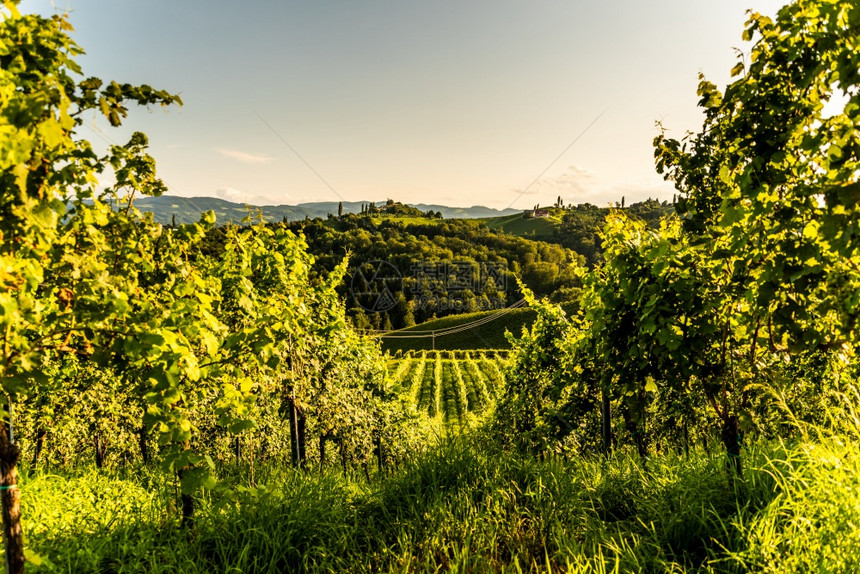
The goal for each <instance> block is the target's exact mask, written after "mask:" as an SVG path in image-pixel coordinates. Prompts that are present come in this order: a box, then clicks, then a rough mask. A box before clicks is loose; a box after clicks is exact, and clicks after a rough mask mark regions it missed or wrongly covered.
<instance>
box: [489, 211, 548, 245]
mask: <svg viewBox="0 0 860 574" xmlns="http://www.w3.org/2000/svg"><path fill="white" fill-rule="evenodd" d="M546 211H547V212H548V216H546V217H523V212H522V211H517V212H516V213H514V214H511V215H501V216H495V217H489V218H486V221H485V223H486V224H487V227H489V228H490V229H494V230H496V231H503V232H504V233H510V234H511V235H519V236H520V237H527V238H529V239H538V240H543V241H553V240H554V239H555V238H556V236H557V230H558V228H559V227H560V226H561V222H562V218H563V216H564V210H562V209H557V208H546Z"/></svg>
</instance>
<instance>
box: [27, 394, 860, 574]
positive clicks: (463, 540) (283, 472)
mask: <svg viewBox="0 0 860 574" xmlns="http://www.w3.org/2000/svg"><path fill="white" fill-rule="evenodd" d="M857 404H860V398H858V397H855V398H854V399H853V401H852V402H849V403H847V404H846V406H845V409H844V412H843V413H841V414H840V422H839V425H838V428H836V429H835V430H834V429H830V430H827V431H825V430H823V429H820V428H806V429H805V431H806V432H805V433H804V435H803V438H802V439H801V440H798V441H797V442H795V443H792V444H788V443H782V442H775V443H768V444H761V445H753V446H752V447H751V449H750V450H748V451H746V452H745V453H744V457H745V467H746V470H745V474H744V477H743V478H742V479H738V478H736V477H734V475H733V473H732V472H730V471H729V469H727V467H726V462H725V458H724V456H723V455H722V454H721V453H713V454H709V453H706V452H703V451H694V452H693V453H692V455H691V457H690V458H689V459H687V458H683V457H681V456H679V455H675V454H666V455H658V456H654V457H653V458H651V459H650V460H649V461H648V462H647V464H646V465H644V466H643V464H642V463H641V461H640V460H639V459H638V458H637V457H636V456H635V455H634V454H633V453H630V452H626V451H621V452H617V453H615V454H614V455H613V456H611V457H610V458H601V457H595V458H586V459H564V458H560V457H552V456H550V457H546V458H544V459H542V460H541V459H538V458H533V457H529V456H524V455H519V454H516V453H505V452H500V451H497V450H495V449H494V448H493V447H492V445H490V444H489V443H488V441H486V440H484V439H483V438H481V436H480V435H478V434H472V435H465V436H462V437H459V438H453V439H450V440H447V441H445V442H443V443H442V444H440V445H439V446H438V447H436V448H434V449H432V450H430V451H429V452H427V453H424V454H421V455H417V456H416V457H415V458H413V459H412V460H410V461H408V462H406V463H404V464H402V465H401V466H400V467H399V468H397V469H395V470H393V471H392V472H391V473H390V474H382V475H376V476H373V477H372V480H370V481H368V480H367V479H366V478H364V476H363V473H362V474H356V475H354V476H353V475H351V474H349V473H346V474H345V473H343V472H342V471H340V470H337V471H334V470H332V471H330V472H328V471H327V472H319V471H313V472H300V471H293V470H291V469H285V468H282V467H279V466H277V465H275V464H274V463H273V464H270V465H268V466H265V465H264V466H262V467H261V468H259V469H258V471H257V473H256V478H257V482H258V483H259V484H264V485H265V486H259V487H251V486H250V485H249V484H248V482H247V480H246V478H245V477H244V475H242V474H241V471H240V470H239V469H227V468H225V469H222V473H223V476H222V478H223V479H224V481H225V483H227V484H231V483H232V484H233V485H234V488H231V489H225V490H224V491H218V492H210V493H207V495H206V496H205V497H203V498H202V499H201V500H200V515H199V518H198V521H197V525H196V527H195V529H194V530H191V531H186V530H182V529H181V527H180V526H179V524H178V521H177V520H176V517H177V515H178V512H177V511H176V509H175V508H171V505H172V504H175V502H174V501H175V500H176V485H175V481H174V480H173V479H172V478H170V477H168V476H166V475H164V474H163V473H161V472H160V471H157V470H152V469H147V468H136V469H129V470H127V471H123V472H112V473H108V472H98V471H96V470H94V469H89V470H84V471H81V472H79V473H71V474H70V473H66V474H52V473H50V472H40V473H37V474H36V475H34V476H33V477H29V478H27V477H26V475H25V477H24V479H23V483H22V486H21V488H22V500H23V504H24V516H25V517H26V520H27V521H26V522H25V524H24V526H25V529H26V535H27V540H28V545H29V551H30V552H31V553H33V552H35V553H36V554H37V555H38V557H37V558H36V560H38V559H39V558H41V559H42V560H43V563H42V565H41V566H40V567H39V568H38V569H41V570H44V571H63V572H178V571H181V572H333V571H338V572H340V571H345V572H437V571H454V572H543V571H573V572H639V571H644V572H684V571H705V572H744V571H767V572H812V571H814V572H855V571H858V570H860V564H858V561H860V560H858V555H859V554H860V529H858V525H860V495H858V493H860V478H858V477H860V446H858V445H860V422H858V420H857V417H856V416H854V411H853V409H852V405H857Z"/></svg>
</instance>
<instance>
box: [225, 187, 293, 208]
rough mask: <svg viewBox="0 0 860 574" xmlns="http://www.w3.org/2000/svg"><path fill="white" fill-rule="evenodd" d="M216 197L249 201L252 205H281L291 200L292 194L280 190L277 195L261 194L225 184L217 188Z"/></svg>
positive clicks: (233, 200)
mask: <svg viewBox="0 0 860 574" xmlns="http://www.w3.org/2000/svg"><path fill="white" fill-rule="evenodd" d="M215 197H218V198H220V199H226V200H227V201H232V202H233V203H248V204H251V205H281V204H283V203H286V202H288V201H289V200H290V194H288V193H286V192H279V193H278V195H277V196H271V195H260V194H253V193H248V192H246V191H243V190H241V189H236V188H235V187H230V186H223V187H219V188H218V189H216V190H215Z"/></svg>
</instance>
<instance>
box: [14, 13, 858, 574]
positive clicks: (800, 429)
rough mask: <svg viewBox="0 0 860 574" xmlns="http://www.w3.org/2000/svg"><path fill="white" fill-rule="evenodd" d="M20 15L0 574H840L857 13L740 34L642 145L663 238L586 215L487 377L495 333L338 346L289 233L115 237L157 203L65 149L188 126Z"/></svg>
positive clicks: (412, 251)
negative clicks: (585, 228)
mask: <svg viewBox="0 0 860 574" xmlns="http://www.w3.org/2000/svg"><path fill="white" fill-rule="evenodd" d="M18 4H19V2H16V1H14V0H13V1H7V2H4V3H3V5H2V6H3V7H2V9H0V13H2V17H3V20H2V22H0V333H2V345H0V405H2V406H0V510H2V534H3V542H4V544H3V553H4V556H3V559H4V561H5V564H6V571H7V573H9V574H21V573H22V572H24V571H25V568H26V569H31V568H32V569H34V570H36V571H39V569H41V570H42V571H50V572H76V573H77V572H147V573H152V572H341V571H347V572H386V571H390V572H440V571H455V572H514V571H516V572H525V571H528V572H549V571H571V572H684V571H707V572H745V571H767V572H785V573H789V572H831V571H833V572H857V571H860V553H858V548H860V531H858V529H857V524H860V503H858V492H860V478H858V477H860V446H858V441H857V437H858V436H860V418H858V416H857V413H858V411H860V384H858V381H860V358H858V357H860V73H858V70H860V34H858V33H857V31H858V30H860V4H858V3H857V2H853V3H850V2H838V1H832V0H796V1H795V2H792V3H790V4H788V5H787V6H785V7H784V8H782V9H781V10H780V12H779V14H778V15H777V17H776V18H775V19H772V18H770V17H767V16H763V15H761V14H757V13H752V14H750V16H749V20H748V22H747V25H746V28H745V29H744V33H743V38H744V40H745V41H753V40H754V42H753V44H752V46H751V52H750V57H749V58H748V59H746V58H744V57H741V58H739V61H738V63H737V64H736V66H735V67H734V68H733V69H732V70H731V75H732V78H734V79H733V80H732V82H731V83H730V84H729V85H728V86H727V87H726V89H725V90H720V89H719V88H717V86H715V85H714V84H712V83H710V82H708V81H707V80H705V79H704V78H702V79H701V82H700V84H699V88H698V96H699V98H700V100H699V105H700V106H701V107H702V108H703V110H704V112H705V113H704V123H703V126H702V129H701V131H700V132H699V133H690V134H688V135H687V136H685V137H684V138H683V139H682V140H681V141H678V140H675V139H672V138H671V137H669V136H668V135H667V134H666V133H661V134H660V135H659V136H658V137H656V138H655V140H654V142H653V143H654V155H655V159H656V169H657V172H658V173H660V174H663V175H664V177H665V178H666V179H667V180H669V181H671V182H672V184H673V185H674V186H675V189H676V190H677V192H678V193H679V196H678V199H677V201H675V202H674V205H673V213H671V214H669V215H667V216H666V217H665V218H663V219H662V220H661V221H660V222H659V224H658V225H657V224H655V225H650V224H649V223H648V222H646V221H643V220H642V219H641V218H636V217H630V215H629V214H628V213H626V212H625V211H623V210H621V209H617V210H616V209H610V210H608V214H607V215H606V218H605V221H604V223H603V227H602V229H601V231H600V234H599V237H588V238H587V239H588V240H589V243H590V244H591V245H595V243H594V242H593V241H592V240H599V242H600V249H601V253H602V259H601V260H600V261H596V262H595V265H594V266H593V267H577V266H576V265H577V264H576V263H575V261H573V260H571V261H570V262H569V263H570V265H567V264H564V265H567V266H566V268H565V277H566V279H565V280H566V281H568V280H569V281H570V282H571V285H570V286H569V287H570V288H569V289H567V290H562V289H559V292H560V293H556V294H560V295H565V296H569V297H570V299H571V300H570V301H568V303H572V304H568V305H562V304H556V303H553V302H551V300H548V299H546V298H541V297H539V296H537V295H535V293H534V292H533V291H532V290H530V289H529V287H528V285H527V284H526V282H525V281H521V282H520V284H519V287H520V289H521V291H522V294H523V299H522V302H523V303H527V305H528V310H527V311H526V310H523V311H521V312H520V313H518V315H519V317H518V318H517V319H516V321H517V323H518V324H517V325H516V326H517V327H524V326H527V328H522V329H520V330H519V332H518V333H516V335H517V336H516V337H511V336H510V335H509V334H504V337H505V340H506V342H507V344H508V345H509V347H510V348H505V349H504V350H499V348H495V349H493V350H487V349H485V350H476V349H469V348H468V347H469V346H470V345H474V344H478V342H479V341H480V344H481V345H485V343H486V341H490V340H494V339H495V338H496V337H501V336H502V335H503V329H501V328H499V326H496V327H494V328H493V329H492V332H489V331H487V332H485V333H484V335H486V337H484V338H481V337H476V336H475V333H474V332H473V333H472V334H471V335H469V337H471V339H472V341H470V342H469V343H468V344H466V343H463V347H465V348H459V349H456V350H450V349H446V350H433V351H427V350H426V349H425V350H420V349H412V350H410V351H406V350H405V349H404V348H397V349H384V348H383V346H382V344H381V343H380V341H379V340H378V339H376V338H373V337H371V336H368V335H367V333H366V332H365V333H362V332H360V331H359V330H358V325H357V324H356V323H354V322H352V321H351V319H350V316H349V315H348V314H347V309H346V304H345V301H344V298H343V292H342V291H343V286H344V284H345V279H346V277H347V269H348V268H349V265H350V263H349V257H348V251H344V252H343V254H341V251H340V250H334V249H331V250H330V251H331V253H332V254H334V255H332V256H336V257H337V258H338V259H337V261H331V260H330V259H331V257H329V258H328V259H329V260H330V261H329V263H330V266H329V267H321V266H320V265H319V263H320V262H319V260H317V259H316V258H315V256H314V255H313V254H312V253H311V252H310V251H309V244H308V241H307V239H306V237H305V235H303V232H302V231H301V229H296V230H293V229H292V228H291V227H290V226H289V225H288V224H287V223H286V222H281V223H273V224H264V223H253V222H252V221H251V218H250V217H249V219H248V220H247V221H244V222H243V224H242V225H221V226H219V225H217V222H216V220H215V215H214V213H212V212H207V213H206V214H204V215H203V216H202V217H201V219H200V221H198V222H196V223H191V224H182V225H170V226H167V225H162V224H160V223H157V222H156V221H155V220H154V219H153V216H152V214H151V213H144V212H141V211H140V210H139V209H138V208H137V207H136V205H135V199H136V198H137V197H140V196H158V195H160V194H162V193H164V192H165V190H166V186H165V184H164V183H163V182H162V181H161V180H160V179H159V178H158V177H157V175H156V171H155V160H154V158H153V157H151V156H150V155H149V153H148V151H147V150H148V140H147V137H146V136H145V135H144V134H143V133H140V132H134V133H133V134H132V135H131V136H130V138H129V140H128V141H127V143H125V144H123V145H112V146H110V147H109V148H108V149H107V150H104V151H102V152H98V151H97V150H96V149H94V147H93V145H92V144H91V142H89V141H88V140H86V139H83V138H82V137H81V136H80V133H79V129H80V128H82V127H83V126H84V123H85V122H90V121H93V122H96V121H98V122H102V123H105V122H106V123H107V124H109V125H110V126H111V127H112V128H116V127H119V126H121V125H122V124H123V123H124V122H125V121H126V119H127V116H128V115H129V113H128V112H129V110H128V106H131V105H140V106H143V107H151V106H154V105H161V106H170V105H180V104H181V99H180V98H179V96H177V95H174V94H171V93H169V92H165V91H159V90H155V89H153V88H152V87H151V86H148V85H140V86H133V85H130V84H119V83H117V82H110V83H104V82H102V81H101V80H100V79H98V78H93V77H86V76H83V73H82V71H81V68H80V67H79V66H78V64H77V63H76V62H75V60H74V58H76V57H78V56H80V55H81V54H82V53H83V51H82V49H81V48H80V47H78V46H77V44H75V43H74V41H73V40H72V39H71V37H70V35H69V34H70V33H71V32H72V31H73V28H72V26H71V24H70V23H69V21H68V15H63V16H60V15H54V16H52V17H50V18H45V17H41V16H38V15H22V14H21V13H20V11H19V9H18ZM132 117H135V116H132ZM105 182H110V184H109V185H106V184H105ZM562 203H563V202H562V201H561V198H559V200H558V209H559V210H561V209H563V205H562ZM667 206H668V204H667ZM439 229H441V227H440V228H439ZM448 230H449V231H450V228H448ZM308 231H309V232H312V228H308ZM360 231H361V230H358V229H356V232H357V233H356V237H362V238H363V239H364V240H366V241H364V242H363V244H366V245H365V246H366V247H367V246H369V245H370V239H369V238H370V235H369V234H364V233H363V232H360ZM385 233H386V234H387V235H385V239H384V240H379V241H376V242H375V243H374V248H378V249H380V250H381V251H384V250H385V249H388V247H389V245H387V244H388V243H390V244H391V245H394V244H396V243H397V244H400V247H399V249H403V250H404V251H405V252H408V255H409V256H410V257H412V256H413V255H414V257H416V258H419V257H421V253H422V252H424V251H422V250H423V247H422V246H421V245H422V243H421V242H417V241H416V242H414V243H411V247H407V246H406V244H405V243H403V242H401V241H399V239H403V238H404V236H398V235H397V234H398V233H399V231H398V229H397V228H396V226H389V227H388V228H387V230H386V231H385ZM440 233H441V231H440ZM380 237H382V236H381V235H380ZM493 237H494V240H495V239H498V240H499V241H500V242H502V243H504V242H505V241H506V239H505V238H504V237H503V236H498V237H496V236H493ZM459 241H460V242H461V243H463V241H462V240H459ZM422 242H423V240H422ZM356 245H359V244H358V243H357V244H356ZM545 251H546V253H547V254H551V253H553V252H556V253H557V254H559V252H557V251H555V248H552V249H551V248H547V249H545ZM440 253H441V252H440ZM452 255H453V252H450V251H449V252H447V253H445V256H446V257H445V258H446V259H451V257H452ZM485 255H486V256H487V257H488V258H491V257H493V254H492V253H485ZM439 256H440V258H441V257H442V255H441V254H440V255H439ZM531 259H534V257H531ZM562 260H565V261H566V259H565V258H560V259H559V263H561V262H562ZM564 265H563V266H564ZM520 269H521V270H522V269H524V267H521V268H520ZM542 269H543V270H544V271H545V273H543V274H544V275H545V277H544V278H545V279H546V280H547V281H550V282H551V280H552V277H553V275H554V273H555V271H557V270H558V269H559V266H558V265H557V264H553V265H549V266H543V267H542ZM526 276H527V274H523V277H526ZM447 280H448V279H446V281H447ZM573 283H575V284H576V285H575V288H574V286H573ZM544 284H545V285H546V284H550V283H545V282H544ZM399 303H402V306H403V309H402V310H403V311H404V316H408V315H409V313H407V311H411V309H410V307H409V305H410V302H407V301H406V300H405V299H399ZM519 305H520V302H518V303H517V306H519ZM526 316H528V321H527V322H526V321H525V318H526ZM352 319H355V317H353V318H352ZM508 319H509V320H511V321H512V322H511V323H509V325H513V324H514V322H513V319H514V318H513V317H508ZM488 320H489V318H488V316H484V317H482V318H479V319H476V321H475V322H472V323H471V326H472V327H474V326H475V324H476V323H481V324H483V323H484V322H485V321H488ZM439 321H441V323H439ZM461 321H463V319H462V318H449V317H443V318H441V319H437V322H436V323H435V326H436V327H440V326H442V327H443V329H441V330H440V331H436V330H435V328H434V329H431V340H430V343H431V347H432V346H433V345H434V341H435V338H434V337H435V335H434V333H438V332H443V333H445V332H447V333H449V334H450V333H452V332H456V333H457V334H461V333H465V332H466V331H467V330H469V329H468V328H467V327H466V326H464V324H462V323H461ZM526 323H527V324H526ZM500 325H501V323H500ZM426 328H427V325H424V326H423V327H422V326H421V325H417V326H416V327H415V330H411V331H406V332H405V335H408V336H410V337H411V336H415V337H416V338H420V339H424V340H426ZM449 328H450V330H449ZM422 329H423V330H425V332H424V333H423V334H419V333H416V331H421V330H422ZM462 336H463V337H464V338H465V337H466V335H462ZM404 338H405V337H404ZM452 340H453V339H452ZM461 340H462V339H461ZM486 346H491V345H486ZM392 350H393V351H394V354H393V355H392V354H390V352H391V351H392Z"/></svg>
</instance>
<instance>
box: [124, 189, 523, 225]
mask: <svg viewBox="0 0 860 574" xmlns="http://www.w3.org/2000/svg"><path fill="white" fill-rule="evenodd" d="M368 203H370V202H369V201H344V202H343V212H344V213H360V212H361V207H362V205H366V204H368ZM135 205H136V206H137V207H138V208H139V209H140V210H141V211H150V212H152V214H153V216H154V218H155V220H156V221H157V222H159V223H162V224H165V225H167V224H170V223H172V222H173V221H174V218H175V221H176V223H192V222H194V221H197V220H199V219H200V214H201V213H203V212H204V211H213V212H215V216H216V217H217V220H218V223H228V222H232V223H240V222H241V221H242V219H244V218H246V217H248V216H249V215H251V216H252V217H256V216H257V214H258V213H259V214H261V215H262V217H263V219H264V220H265V221H282V220H283V219H284V218H287V220H288V221H295V220H297V219H304V218H305V217H309V218H311V219H314V218H315V217H321V218H323V219H325V218H326V217H327V216H328V215H329V214H330V213H331V214H336V213H337V210H338V202H337V201H318V202H311V203H302V204H299V205H262V206H259V205H250V206H249V205H246V204H241V203H234V202H232V201H227V200H224V199H218V198H215V197H180V196H177V195H162V196H160V197H139V198H137V199H135ZM413 207H415V208H417V209H419V210H421V211H422V212H427V211H434V212H439V213H441V214H442V217H444V218H446V219H451V218H463V219H475V218H486V217H500V216H505V215H511V214H514V213H518V214H519V213H521V212H520V211H518V210H515V209H505V210H497V209H492V208H489V207H483V206H480V205H478V206H473V207H448V206H445V205H427V204H423V203H421V204H417V205H414V206H413Z"/></svg>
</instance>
